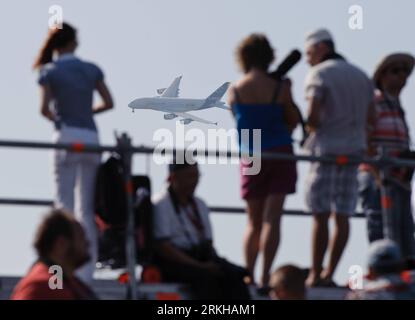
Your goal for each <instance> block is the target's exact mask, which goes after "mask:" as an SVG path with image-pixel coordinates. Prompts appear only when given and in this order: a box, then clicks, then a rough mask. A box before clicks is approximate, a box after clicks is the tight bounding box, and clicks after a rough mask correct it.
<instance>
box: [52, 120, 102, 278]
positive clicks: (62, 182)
mask: <svg viewBox="0 0 415 320" xmlns="http://www.w3.org/2000/svg"><path fill="white" fill-rule="evenodd" d="M53 141H54V142H55V143H74V142H81V143H86V144H99V140H98V134H97V132H96V131H93V130H88V129H82V128H74V127H65V126H63V127H62V129H61V130H59V131H56V132H55V133H54V135H53ZM100 161H101V155H100V154H97V153H74V152H68V151H66V150H55V151H54V153H53V182H54V193H55V195H54V196H55V207H56V208H59V209H65V210H67V211H69V212H71V213H74V214H75V217H76V219H77V220H78V221H79V222H80V223H81V225H82V226H83V228H84V230H85V233H86V237H87V240H88V242H89V251H90V256H91V260H90V262H89V263H87V264H86V265H84V266H83V267H81V268H80V269H79V270H78V271H77V275H78V276H79V277H80V278H81V279H82V280H83V281H84V282H86V283H88V284H90V283H91V282H92V279H93V273H94V270H95V264H96V261H97V258H98V234H97V226H96V223H95V212H94V191H95V178H96V172H97V168H98V165H99V163H100Z"/></svg>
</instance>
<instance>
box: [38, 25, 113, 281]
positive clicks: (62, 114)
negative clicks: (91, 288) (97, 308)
mask: <svg viewBox="0 0 415 320" xmlns="http://www.w3.org/2000/svg"><path fill="white" fill-rule="evenodd" d="M77 46H78V43H77V38H76V30H75V29H74V28H73V27H72V26H70V25H69V24H67V23H63V25H62V28H61V29H53V30H50V32H49V35H48V37H47V39H46V41H45V43H44V45H43V47H42V49H41V50H40V53H39V56H38V58H37V59H36V61H35V63H34V68H35V69H39V81H38V83H39V85H40V92H41V94H40V96H41V114H42V115H43V116H44V117H45V118H47V119H48V120H50V121H51V122H52V123H53V124H54V128H55V130H54V134H53V142H55V143H74V142H80V143H85V144H99V140H98V132H97V127H96V125H95V122H94V119H93V115H94V114H96V113H100V112H103V111H106V110H109V109H112V108H113V101H112V97H111V94H110V92H109V90H108V88H107V86H106V84H105V82H104V75H103V72H102V71H101V69H100V68H99V67H98V66H96V65H95V64H92V63H89V62H85V61H83V60H80V59H79V58H77V57H76V56H75V55H74V52H75V50H76V48H77ZM95 90H96V91H97V92H98V93H99V95H100V96H101V98H102V101H103V102H102V103H101V104H100V105H97V106H93V94H94V91H95ZM100 159H101V157H100V155H99V154H93V153H73V152H68V151H64V150H55V151H54V155H53V181H54V187H55V188H54V189H55V190H54V192H55V207H57V208H61V209H65V210H67V211H69V212H74V213H75V216H76V218H77V219H78V220H79V221H80V222H81V224H82V225H83V227H84V229H85V231H86V234H87V237H88V240H89V244H90V255H91V262H90V263H89V265H87V266H86V267H84V268H83V269H82V270H81V271H80V277H81V278H82V279H83V280H84V281H86V282H90V281H91V280H92V275H93V272H94V268H95V262H96V259H97V242H98V241H97V231H96V225H95V220H94V208H93V198H94V188H95V176H96V170H97V167H98V165H99V163H100Z"/></svg>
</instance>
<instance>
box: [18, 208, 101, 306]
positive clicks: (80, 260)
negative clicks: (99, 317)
mask: <svg viewBox="0 0 415 320" xmlns="http://www.w3.org/2000/svg"><path fill="white" fill-rule="evenodd" d="M34 246H35V249H36V251H37V254H38V256H39V259H38V260H37V262H36V263H35V264H34V265H33V266H32V267H31V269H30V271H29V272H28V274H27V275H26V276H25V277H24V278H22V279H21V280H20V282H19V283H18V284H17V286H16V287H15V288H14V291H13V293H12V296H11V300H95V299H97V297H96V296H95V294H94V293H93V292H92V290H91V289H90V288H89V287H88V286H87V285H86V284H84V283H83V282H82V281H81V280H79V279H78V278H77V277H76V276H75V271H76V270H77V269H78V268H80V267H81V266H83V265H85V263H87V262H88V261H89V260H90V256H89V252H88V242H87V240H86V237H85V232H84V230H83V229H82V227H81V225H80V224H79V222H77V221H76V220H75V218H74V217H73V216H72V215H70V214H68V213H65V212H63V211H61V210H52V211H51V212H50V213H49V214H48V215H47V216H46V217H45V218H44V220H43V222H42V223H41V224H40V226H39V227H38V230H37V233H36V238H35V243H34ZM51 266H59V267H61V268H62V279H59V272H56V271H55V270H54V269H51V270H52V272H50V271H49V270H50V269H49V268H50V267H51ZM55 280H56V281H55ZM60 281H62V282H61V284H62V286H61V287H60V286H59V282H60Z"/></svg>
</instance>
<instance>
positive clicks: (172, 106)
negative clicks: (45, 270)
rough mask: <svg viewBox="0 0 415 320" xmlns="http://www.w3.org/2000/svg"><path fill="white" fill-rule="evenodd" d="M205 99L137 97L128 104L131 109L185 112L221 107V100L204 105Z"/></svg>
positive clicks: (222, 104)
mask: <svg viewBox="0 0 415 320" xmlns="http://www.w3.org/2000/svg"><path fill="white" fill-rule="evenodd" d="M205 101H206V99H184V98H164V97H154V98H139V99H135V100H134V101H132V102H131V103H130V104H129V105H128V106H129V107H130V108H132V109H152V110H158V111H164V112H172V113H174V112H186V111H192V110H203V109H207V108H212V107H219V108H220V107H223V106H224V105H225V103H224V102H222V101H217V102H215V103H214V104H209V105H205Z"/></svg>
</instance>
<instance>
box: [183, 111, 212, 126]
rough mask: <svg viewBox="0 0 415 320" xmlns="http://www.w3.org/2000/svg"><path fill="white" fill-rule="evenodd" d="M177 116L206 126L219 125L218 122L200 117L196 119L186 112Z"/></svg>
mask: <svg viewBox="0 0 415 320" xmlns="http://www.w3.org/2000/svg"><path fill="white" fill-rule="evenodd" d="M175 114H176V115H178V116H179V117H182V118H184V119H190V120H192V121H198V122H202V123H206V124H214V125H217V124H218V123H217V122H212V121H208V120H205V119H202V118H199V117H196V116H194V115H192V114H190V113H186V112H175Z"/></svg>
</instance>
